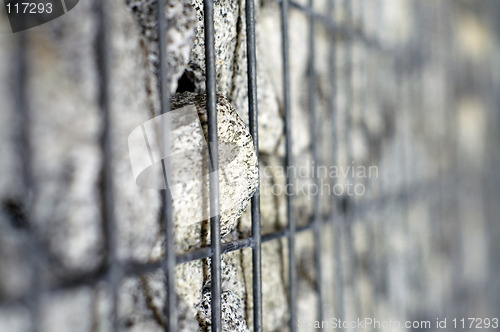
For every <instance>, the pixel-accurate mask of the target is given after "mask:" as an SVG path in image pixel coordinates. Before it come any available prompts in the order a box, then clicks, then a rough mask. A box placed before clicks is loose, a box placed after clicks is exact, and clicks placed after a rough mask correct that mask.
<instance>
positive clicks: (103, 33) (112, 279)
mask: <svg viewBox="0 0 500 332" xmlns="http://www.w3.org/2000/svg"><path fill="white" fill-rule="evenodd" d="M95 4H96V6H97V17H98V24H99V25H98V30H97V40H96V51H97V54H96V56H97V59H96V60H97V70H98V73H99V80H98V81H99V89H98V91H99V95H98V103H99V108H100V109H101V111H102V120H103V127H102V136H101V146H102V149H103V150H102V153H103V166H102V167H103V172H102V176H103V182H102V186H103V187H102V201H103V209H102V211H103V212H102V222H103V226H104V237H105V239H106V250H107V257H106V260H107V265H108V281H109V283H110V287H111V301H112V307H111V324H112V326H113V331H115V332H117V331H118V330H119V324H118V287H119V284H120V280H121V275H122V273H121V271H120V270H121V269H120V267H119V265H118V263H117V261H116V234H117V232H116V221H115V210H114V183H113V165H112V147H113V143H112V137H111V126H112V120H111V110H110V93H109V86H110V82H109V68H110V66H109V61H110V49H111V45H110V43H109V40H110V39H109V24H108V20H109V14H108V2H107V1H97V0H96V2H95Z"/></svg>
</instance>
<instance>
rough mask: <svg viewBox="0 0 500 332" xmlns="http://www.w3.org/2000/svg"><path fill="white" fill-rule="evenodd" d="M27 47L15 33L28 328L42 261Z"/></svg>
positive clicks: (35, 318) (34, 321) (33, 325)
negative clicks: (34, 213)
mask: <svg viewBox="0 0 500 332" xmlns="http://www.w3.org/2000/svg"><path fill="white" fill-rule="evenodd" d="M27 51H28V47H27V36H26V32H21V33H19V34H18V36H17V45H16V52H15V58H16V60H17V61H16V63H17V66H16V69H15V70H16V72H15V75H14V77H15V79H16V81H15V85H14V86H15V99H14V100H15V107H16V113H17V114H18V123H19V135H18V140H19V146H20V147H21V158H20V159H21V167H22V169H21V173H22V182H23V193H22V195H23V198H24V204H25V207H26V211H27V213H26V214H27V218H28V220H29V227H30V228H29V230H28V232H29V234H28V239H29V243H28V248H29V250H28V252H29V255H30V257H29V259H30V268H31V271H30V272H31V280H30V282H31V284H30V290H29V294H30V296H29V299H28V301H27V302H28V309H29V312H30V320H31V322H30V329H31V331H32V332H37V331H39V321H40V319H39V318H40V313H39V307H40V297H41V282H40V264H41V263H42V258H41V254H40V246H39V243H38V242H39V241H38V235H37V233H36V225H34V223H33V220H32V217H33V216H32V212H31V211H32V202H33V189H34V188H33V187H34V183H33V177H32V169H31V153H32V151H31V143H30V141H31V134H30V125H31V110H30V105H29V104H28V100H29V98H28V91H27V88H28V84H27V80H28V63H27V57H28V53H27Z"/></svg>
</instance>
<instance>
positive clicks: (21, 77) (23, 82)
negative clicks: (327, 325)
mask: <svg viewBox="0 0 500 332" xmlns="http://www.w3.org/2000/svg"><path fill="white" fill-rule="evenodd" d="M277 1H278V2H279V4H280V9H281V10H280V11H281V34H282V64H283V101H284V104H283V106H284V114H285V135H286V157H285V163H286V164H285V166H286V167H288V166H290V165H294V160H293V156H292V146H293V142H292V139H291V138H292V134H291V133H292V126H293V123H292V121H291V99H290V97H291V95H290V94H291V92H290V68H289V66H290V55H289V15H290V10H291V8H293V9H294V10H299V11H301V12H302V13H303V14H305V15H306V16H307V17H308V20H309V31H308V51H309V55H308V108H309V112H310V114H311V121H310V134H311V137H312V138H313V139H312V157H313V162H315V163H316V164H318V163H317V161H318V146H317V143H316V142H317V141H318V137H316V136H317V132H318V130H317V126H318V123H317V121H318V115H317V110H316V108H317V107H316V102H317V95H316V80H315V75H316V68H315V61H314V59H315V51H316V43H315V36H316V33H315V29H316V28H315V26H316V24H318V23H319V24H322V25H324V27H326V28H327V29H328V31H329V35H330V38H331V40H330V41H331V43H330V46H329V66H330V68H329V71H330V78H331V82H330V83H331V96H330V97H331V98H330V105H329V107H330V111H331V121H332V128H336V125H337V122H338V112H337V109H336V102H335V100H336V97H337V86H336V84H337V73H336V61H337V59H336V43H335V41H334V40H335V38H336V37H338V36H342V37H343V38H344V42H345V45H346V50H347V52H348V56H347V57H346V63H345V66H344V68H345V71H346V72H345V75H346V78H347V80H348V82H347V83H346V86H347V106H346V109H347V110H349V109H350V107H351V103H352V99H353V97H352V81H351V77H352V56H351V55H352V54H351V52H352V42H351V41H352V40H353V39H354V38H355V39H356V40H357V41H361V42H362V43H363V44H364V45H365V46H366V48H367V49H372V50H375V51H377V52H380V53H384V54H385V53H389V52H387V50H384V49H383V48H382V47H381V46H380V44H379V43H378V41H377V40H374V39H370V38H368V37H366V36H365V35H363V33H362V31H359V30H355V29H354V27H353V26H354V25H353V24H352V9H351V1H350V0H345V1H344V3H343V6H344V12H345V13H346V17H347V20H346V21H345V22H344V23H343V24H338V23H337V22H335V20H334V14H335V4H334V1H333V0H329V1H328V12H327V14H326V15H324V14H319V13H316V12H315V11H314V9H313V8H314V2H313V0H308V3H307V6H305V5H302V4H299V3H296V2H294V1H290V0H277ZM166 2H167V0H158V2H157V3H158V8H165V5H166ZM245 3H246V36H247V38H246V39H247V50H248V52H247V64H248V96H249V98H248V99H249V105H248V106H249V127H250V132H251V135H252V137H253V142H254V146H255V149H256V150H257V151H258V105H257V75H256V73H257V71H256V66H257V59H256V43H255V3H254V0H246V1H245ZM94 5H95V13H96V17H97V18H98V24H99V25H98V30H97V31H98V33H97V53H96V63H97V67H98V72H99V73H100V77H99V89H98V91H99V105H100V108H101V110H102V116H103V131H102V137H101V146H102V154H103V160H104V162H103V179H104V183H103V188H104V190H103V195H102V201H103V206H104V208H103V210H102V220H103V233H104V238H105V241H106V249H107V258H106V259H107V264H106V266H105V268H104V269H102V270H100V271H97V272H93V273H90V274H84V275H81V276H79V277H77V278H75V279H70V280H63V281H61V282H60V283H59V284H57V285H54V286H45V285H43V284H42V283H41V280H40V279H39V273H38V271H39V269H40V268H41V267H42V266H43V262H44V257H43V254H41V251H40V250H39V248H40V246H39V244H38V237H37V235H36V233H35V232H34V231H31V234H30V241H29V245H30V246H31V248H30V252H31V257H32V264H31V267H32V271H31V272H32V282H31V289H30V292H29V297H28V298H26V299H22V300H21V302H25V303H26V304H27V306H28V308H29V311H30V314H31V320H32V324H31V326H32V331H33V332H36V331H38V329H39V324H38V321H39V317H38V312H39V304H40V295H41V294H42V292H43V291H51V290H58V289H68V288H72V287H77V286H80V285H95V284H97V283H98V282H100V281H102V280H105V281H107V282H108V283H109V284H110V286H111V299H112V310H111V322H112V326H113V330H114V331H118V330H119V322H118V319H117V316H118V288H119V284H120V282H121V280H122V279H123V278H125V277H127V276H138V275H142V274H145V273H148V272H152V271H155V270H158V269H162V270H163V271H164V273H165V276H166V288H167V290H168V291H167V296H166V299H165V306H164V310H165V312H164V315H165V316H166V317H167V323H168V327H167V330H168V331H176V330H177V311H176V309H177V308H176V295H175V292H174V291H172V290H173V289H174V288H175V266H176V264H181V263H185V262H189V261H193V260H199V259H204V258H211V260H212V263H211V279H212V282H211V288H212V289H211V291H212V293H211V304H212V305H211V310H212V331H221V330H222V324H221V313H222V312H221V255H222V254H224V253H228V252H232V251H236V250H241V249H244V248H252V255H253V260H252V266H253V315H254V320H253V321H254V330H255V331H262V315H263V313H262V273H261V244H262V243H263V242H268V241H273V240H277V239H282V238H286V239H288V253H289V257H288V259H289V265H288V274H289V285H288V291H289V299H288V300H289V310H290V320H289V327H290V331H292V332H293V331H297V292H298V284H297V263H296V257H295V236H296V234H298V233H301V232H304V231H308V230H312V232H313V235H314V246H315V250H314V256H315V264H314V265H315V269H316V271H315V272H316V273H315V275H316V278H317V280H316V285H317V294H318V303H317V306H318V317H317V320H318V321H323V320H324V319H323V315H324V296H325V294H324V291H323V289H322V285H323V281H322V279H321V276H322V270H321V269H322V264H321V260H322V254H323V252H322V250H321V248H322V247H321V236H320V235H321V229H322V227H323V226H325V225H327V224H331V225H332V226H333V229H334V230H335V232H334V233H335V238H334V243H335V247H334V251H335V252H334V255H333V259H334V261H335V262H340V260H341V251H342V248H341V245H340V242H341V241H340V240H341V236H342V232H343V231H344V230H343V227H346V226H348V225H350V221H351V220H352V219H353V218H354V217H353V214H354V213H356V214H362V213H364V212H366V211H369V210H370V209H371V208H372V207H374V206H375V205H376V206H380V205H385V204H388V203H390V202H392V201H394V200H403V201H404V200H407V199H408V198H409V196H410V195H412V197H413V196H419V195H420V194H426V195H429V194H432V191H430V190H429V187H430V186H432V187H434V186H435V185H436V181H432V182H429V183H427V182H421V183H418V184H416V185H411V186H410V185H408V186H406V187H405V188H403V189H402V190H401V191H399V192H398V191H396V192H394V191H393V192H390V193H387V194H385V195H384V194H381V195H378V196H377V197H376V198H375V199H373V200H371V201H370V200H366V201H364V202H363V204H357V203H355V202H352V201H347V200H343V201H334V202H332V205H336V206H338V207H339V208H336V209H334V212H333V213H332V215H330V216H329V217H327V218H324V217H322V216H321V215H320V208H319V200H318V199H316V200H314V210H313V219H312V222H310V223H309V224H306V225H304V226H297V224H296V219H295V215H294V200H293V195H288V196H287V214H288V226H287V228H286V229H283V230H280V231H276V232H273V233H268V234H262V232H261V224H260V201H259V200H260V196H259V188H258V189H257V190H256V192H255V194H254V196H253V197H252V199H251V215H252V236H251V237H248V238H244V239H238V240H234V241H231V242H227V243H223V244H221V241H220V220H219V217H218V209H219V206H218V204H219V188H218V178H217V176H216V174H217V172H212V174H215V176H213V177H211V179H210V193H211V195H210V196H211V198H210V208H211V209H212V211H211V215H215V216H216V217H212V218H211V244H210V246H207V247H202V248H199V249H196V250H192V251H189V252H185V253H182V254H178V255H176V254H175V252H174V247H173V246H174V237H173V229H172V224H173V220H172V206H171V197H170V193H169V191H168V190H165V191H163V209H162V222H163V224H164V229H165V239H166V241H165V243H166V255H165V258H164V259H163V260H162V261H161V262H154V263H139V262H135V261H126V262H119V261H117V258H116V234H117V233H116V220H115V211H114V198H113V197H114V193H113V173H112V169H113V167H112V157H111V147H112V144H113V142H112V139H111V134H110V132H111V128H112V126H113V123H112V122H111V119H110V91H109V85H110V84H109V59H110V54H111V51H112V50H110V48H109V45H110V43H109V40H110V38H112V36H110V35H109V27H108V25H109V22H108V16H109V13H108V10H109V9H108V6H109V4H108V2H107V1H97V0H96V1H94ZM213 11H214V3H213V0H204V15H205V17H204V25H205V59H206V90H207V108H208V130H209V146H210V149H211V151H210V152H211V153H210V155H211V157H212V158H211V169H212V170H216V169H218V161H217V156H218V153H217V149H218V147H217V112H216V103H217V100H216V75H215V74H216V73H215V52H214V37H215V35H214V18H213ZM157 12H158V22H159V24H158V29H159V33H158V36H159V43H160V94H161V112H162V113H166V112H168V111H169V110H170V108H169V98H170V96H169V91H168V87H167V74H166V73H167V68H166V64H167V61H166V47H167V45H168V40H167V34H165V33H163V32H164V31H165V30H166V29H167V20H166V18H165V12H164V11H163V10H158V11H157ZM27 51H28V50H27V46H26V40H25V35H24V34H20V35H19V39H18V50H17V55H18V64H19V65H18V68H17V76H16V77H18V81H17V83H16V86H17V89H16V91H17V94H16V98H15V100H16V108H17V109H18V111H19V112H18V114H20V116H22V118H23V121H21V124H22V127H21V131H20V137H21V138H20V140H21V142H22V146H23V148H24V151H25V153H23V156H24V158H25V160H24V162H23V166H24V168H23V170H22V172H23V179H24V183H25V188H30V189H31V190H34V189H36V188H33V183H32V180H31V170H30V166H29V165H30V162H29V156H30V146H29V138H30V133H29V123H30V105H28V102H27V100H28V99H27V98H26V87H27V70H28V69H27V66H26V54H27ZM343 125H344V126H345V128H347V129H348V128H349V127H350V117H349V112H347V116H346V118H345V123H344V124H343ZM332 135H333V136H332V137H329V138H328V139H332V140H333V142H337V139H338V137H337V132H336V130H335V129H333V130H332ZM346 135H349V130H346ZM348 141H349V140H348ZM331 152H332V155H333V157H334V160H333V161H334V163H335V162H336V157H337V148H336V146H335V145H334V148H333V151H331ZM164 169H165V165H164ZM164 175H165V172H164ZM165 176H166V175H165ZM165 181H166V179H165ZM315 181H318V179H315ZM293 182H294V178H293V177H292V176H291V174H287V185H293ZM444 182H445V180H444V179H443V183H444ZM438 194H439V193H438ZM26 197H30V196H29V195H26ZM29 206H30V202H29V201H28V207H29ZM28 211H29V209H28ZM346 231H347V233H349V229H347V230H346ZM349 242H351V241H349ZM349 258H350V259H351V260H354V259H355V257H354V256H353V254H352V252H351V255H350V257H349ZM334 265H335V267H336V271H335V279H336V280H335V284H336V285H338V286H337V289H336V290H335V291H336V302H337V304H338V308H337V317H338V318H339V319H342V320H343V316H344V305H343V303H344V289H343V285H344V281H343V280H344V273H345V271H343V266H342V264H334ZM351 265H352V266H355V264H354V263H352V264H351ZM348 272H349V275H351V277H352V274H353V271H348ZM351 282H352V281H351Z"/></svg>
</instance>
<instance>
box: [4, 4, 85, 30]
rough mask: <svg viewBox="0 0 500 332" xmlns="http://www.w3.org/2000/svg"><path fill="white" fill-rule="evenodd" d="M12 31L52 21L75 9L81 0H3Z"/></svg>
mask: <svg viewBox="0 0 500 332" xmlns="http://www.w3.org/2000/svg"><path fill="white" fill-rule="evenodd" d="M3 2H4V6H5V13H6V14H7V17H8V18H9V23H10V27H11V29H12V32H14V33H15V32H19V31H23V30H28V29H31V28H34V27H36V26H39V25H42V24H44V23H47V22H50V21H52V20H54V19H56V18H58V17H60V16H62V15H64V14H66V13H67V12H68V11H70V10H71V9H73V8H74V7H75V6H76V5H77V4H78V2H79V0H3Z"/></svg>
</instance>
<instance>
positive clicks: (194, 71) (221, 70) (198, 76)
mask: <svg viewBox="0 0 500 332" xmlns="http://www.w3.org/2000/svg"><path fill="white" fill-rule="evenodd" d="M193 7H194V9H195V14H196V22H197V24H196V31H195V35H194V43H193V49H192V51H191V57H190V60H189V65H188V68H187V70H186V71H187V73H188V75H189V77H190V78H191V80H193V81H194V83H195V86H196V89H197V90H198V91H205V27H204V25H203V22H204V19H203V10H204V9H203V1H202V0H195V1H193ZM239 11H240V6H239V2H238V0H230V1H222V0H216V1H214V31H215V67H216V71H217V92H219V93H222V94H223V95H225V96H228V95H229V92H230V91H231V86H232V78H233V68H234V61H235V49H236V44H237V39H238V37H237V36H238V32H239V31H240V29H241V22H239Z"/></svg>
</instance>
